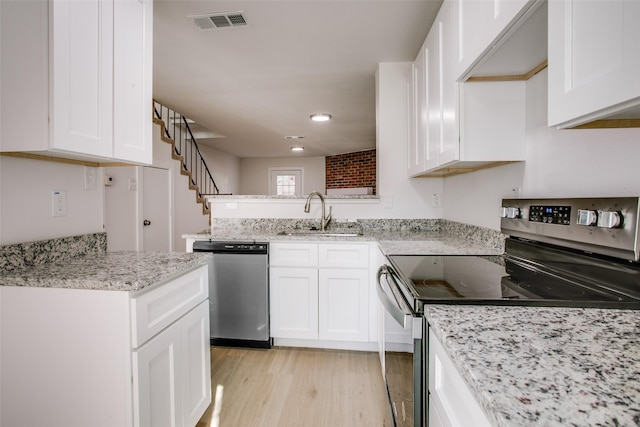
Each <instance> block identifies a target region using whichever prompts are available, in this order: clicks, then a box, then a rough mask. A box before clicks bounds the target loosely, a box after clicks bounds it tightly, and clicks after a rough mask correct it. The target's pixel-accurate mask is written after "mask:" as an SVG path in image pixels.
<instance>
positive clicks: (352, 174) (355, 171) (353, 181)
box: [325, 149, 376, 194]
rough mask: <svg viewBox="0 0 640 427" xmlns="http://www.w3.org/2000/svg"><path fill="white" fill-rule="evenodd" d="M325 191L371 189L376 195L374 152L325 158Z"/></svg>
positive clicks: (359, 152) (368, 151)
mask: <svg viewBox="0 0 640 427" xmlns="http://www.w3.org/2000/svg"><path fill="white" fill-rule="evenodd" d="M325 167H326V180H327V183H326V184H327V189H332V188H358V187H371V188H373V194H376V150H375V149H374V150H367V151H358V152H356V153H347V154H339V155H337V156H327V157H326V158H325Z"/></svg>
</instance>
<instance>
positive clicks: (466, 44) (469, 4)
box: [455, 0, 497, 78]
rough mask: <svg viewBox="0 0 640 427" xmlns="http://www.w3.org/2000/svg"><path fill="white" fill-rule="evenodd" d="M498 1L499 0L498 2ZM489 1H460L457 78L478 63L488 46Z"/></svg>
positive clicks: (458, 11)
mask: <svg viewBox="0 0 640 427" xmlns="http://www.w3.org/2000/svg"><path fill="white" fill-rule="evenodd" d="M496 1H497V0H496ZM488 9H489V0H460V1H459V2H458V5H457V11H456V12H457V18H458V25H457V31H458V38H459V41H460V44H459V49H458V54H457V61H456V62H457V65H456V73H455V77H456V78H459V77H461V76H462V75H464V74H465V73H466V71H467V70H468V69H469V68H471V66H472V65H473V64H474V63H476V62H477V61H478V60H479V59H480V56H481V54H482V52H484V50H485V49H486V48H487V44H488V25H489V22H488V20H487V19H485V17H486V16H487V15H488Z"/></svg>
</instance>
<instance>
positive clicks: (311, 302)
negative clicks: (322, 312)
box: [269, 267, 318, 340]
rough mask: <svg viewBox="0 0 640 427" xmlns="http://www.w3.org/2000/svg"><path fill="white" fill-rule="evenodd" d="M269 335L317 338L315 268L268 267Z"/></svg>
mask: <svg viewBox="0 0 640 427" xmlns="http://www.w3.org/2000/svg"><path fill="white" fill-rule="evenodd" d="M269 274H270V276H271V281H270V288H271V291H270V310H271V336H272V337H274V338H296V339H312V340H315V339H318V269H317V268H287V267H271V268H270V273H269Z"/></svg>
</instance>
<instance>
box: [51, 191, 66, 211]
mask: <svg viewBox="0 0 640 427" xmlns="http://www.w3.org/2000/svg"><path fill="white" fill-rule="evenodd" d="M52 205H53V206H52V208H53V216H67V191H66V190H53V192H52Z"/></svg>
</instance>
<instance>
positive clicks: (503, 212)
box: [500, 206, 508, 218]
mask: <svg viewBox="0 0 640 427" xmlns="http://www.w3.org/2000/svg"><path fill="white" fill-rule="evenodd" d="M507 210H508V208H505V207H504V206H502V207H501V208H500V218H506V217H507Z"/></svg>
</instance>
